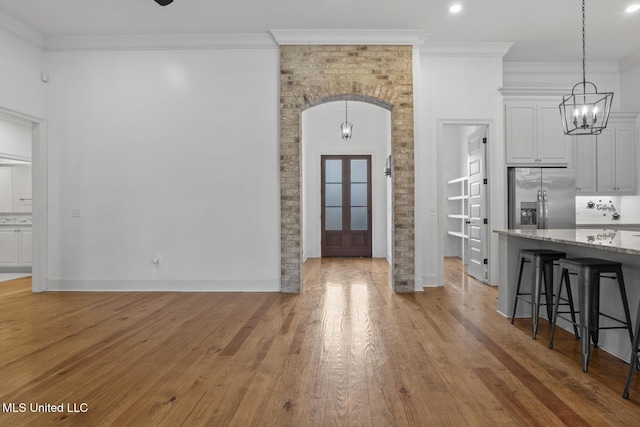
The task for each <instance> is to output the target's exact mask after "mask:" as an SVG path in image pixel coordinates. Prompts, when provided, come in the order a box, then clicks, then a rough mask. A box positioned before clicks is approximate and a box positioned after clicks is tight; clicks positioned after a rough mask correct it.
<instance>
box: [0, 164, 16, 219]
mask: <svg viewBox="0 0 640 427" xmlns="http://www.w3.org/2000/svg"><path fill="white" fill-rule="evenodd" d="M11 187H12V179H11V168H9V167H6V168H5V167H2V168H0V212H13V193H12V190H11Z"/></svg>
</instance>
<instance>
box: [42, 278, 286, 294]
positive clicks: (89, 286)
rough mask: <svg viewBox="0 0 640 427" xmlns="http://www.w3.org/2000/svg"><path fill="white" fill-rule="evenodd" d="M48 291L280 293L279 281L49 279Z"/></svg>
mask: <svg viewBox="0 0 640 427" xmlns="http://www.w3.org/2000/svg"><path fill="white" fill-rule="evenodd" d="M46 290H47V291H80V292H280V279H279V278H277V279H274V278H265V279H254V278H250V279H218V278H179V277H177V278H162V279H158V278H64V277H63V278H50V279H47V289H46Z"/></svg>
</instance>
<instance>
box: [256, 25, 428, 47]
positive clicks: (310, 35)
mask: <svg viewBox="0 0 640 427" xmlns="http://www.w3.org/2000/svg"><path fill="white" fill-rule="evenodd" d="M269 32H270V33H271V35H272V36H273V38H274V39H275V40H276V43H278V44H279V45H280V46H283V45H410V46H421V45H422V44H423V43H424V41H425V40H426V38H427V36H428V35H427V34H426V33H424V32H423V31H422V30H293V29H292V30H289V29H283V30H279V29H273V30H269Z"/></svg>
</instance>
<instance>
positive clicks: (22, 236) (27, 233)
mask: <svg viewBox="0 0 640 427" xmlns="http://www.w3.org/2000/svg"><path fill="white" fill-rule="evenodd" d="M32 236H33V233H32V232H31V230H20V232H19V233H18V239H19V242H18V247H19V254H18V265H31V263H32V253H33V250H32V243H31V242H32V240H33V237H32Z"/></svg>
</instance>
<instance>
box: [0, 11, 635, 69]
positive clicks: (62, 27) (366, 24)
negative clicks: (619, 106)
mask: <svg viewBox="0 0 640 427" xmlns="http://www.w3.org/2000/svg"><path fill="white" fill-rule="evenodd" d="M455 1H456V0H174V2H173V3H172V4H170V5H168V6H165V7H162V6H159V5H158V4H156V3H155V1H154V0H0V11H2V12H4V13H6V14H8V15H10V16H11V17H13V18H15V19H17V20H19V21H21V22H22V23H24V24H26V25H27V26H28V27H31V28H32V29H33V30H36V31H37V32H39V33H41V34H42V35H44V36H45V37H46V36H83V35H92V36H96V35H120V36H122V35H124V36H126V35H163V36H166V35H173V34H229V33H232V34H237V33H263V34H265V33H267V32H268V31H269V30H270V29H307V30H308V29H374V30H377V29H392V30H409V29H410V30H423V31H424V32H425V33H426V34H427V41H433V42H514V43H515V44H514V46H513V47H512V48H511V50H510V51H509V53H508V54H507V56H506V57H505V60H506V61H579V60H581V51H582V46H581V19H582V18H581V0H460V1H458V3H461V4H462V5H463V6H464V10H463V11H462V12H461V13H460V14H458V15H451V14H449V12H448V11H447V9H448V6H449V5H451V4H452V3H454V2H455ZM634 2H636V3H640V0H587V6H586V10H587V60H588V61H619V60H622V59H624V58H626V57H629V56H631V55H634V54H637V53H640V12H636V13H634V14H625V13H624V10H625V8H626V7H627V6H628V5H630V4H632V3H634Z"/></svg>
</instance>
